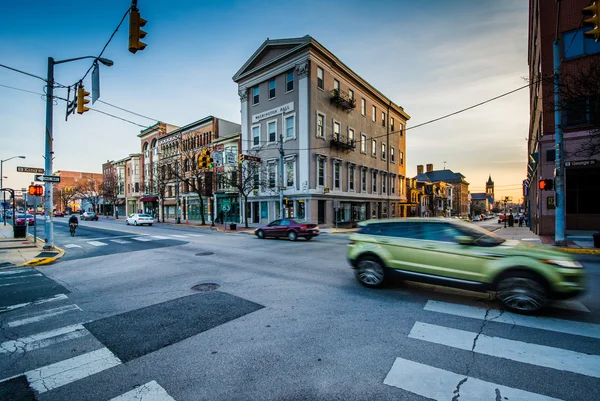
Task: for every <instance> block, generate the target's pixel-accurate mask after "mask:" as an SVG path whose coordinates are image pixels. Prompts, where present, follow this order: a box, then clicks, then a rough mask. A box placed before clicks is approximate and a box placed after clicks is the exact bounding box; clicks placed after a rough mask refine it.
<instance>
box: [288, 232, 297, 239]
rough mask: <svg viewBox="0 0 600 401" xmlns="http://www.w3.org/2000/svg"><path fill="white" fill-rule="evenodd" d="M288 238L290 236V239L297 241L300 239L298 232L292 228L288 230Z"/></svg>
mask: <svg viewBox="0 0 600 401" xmlns="http://www.w3.org/2000/svg"><path fill="white" fill-rule="evenodd" d="M287 238H288V239H289V240H290V241H296V240H297V239H298V234H297V233H296V231H292V230H290V231H288V233H287Z"/></svg>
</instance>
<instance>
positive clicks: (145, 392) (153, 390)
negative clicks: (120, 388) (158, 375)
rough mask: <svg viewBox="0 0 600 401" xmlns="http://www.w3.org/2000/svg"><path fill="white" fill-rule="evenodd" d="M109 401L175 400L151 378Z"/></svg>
mask: <svg viewBox="0 0 600 401" xmlns="http://www.w3.org/2000/svg"><path fill="white" fill-rule="evenodd" d="M110 401H175V399H173V398H172V397H171V396H170V395H169V394H167V392H166V391H165V389H164V388H162V387H161V386H160V385H159V384H158V383H157V382H156V381H154V380H152V381H151V382H149V383H146V384H144V385H143V386H140V387H138V388H135V389H133V390H131V391H128V392H126V393H125V394H122V395H120V396H118V397H115V398H113V399H111V400H110Z"/></svg>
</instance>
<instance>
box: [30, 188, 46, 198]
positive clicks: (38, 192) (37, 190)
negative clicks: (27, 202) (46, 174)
mask: <svg viewBox="0 0 600 401" xmlns="http://www.w3.org/2000/svg"><path fill="white" fill-rule="evenodd" d="M43 194H44V187H43V186H41V185H30V186H29V195H31V196H42V195H43Z"/></svg>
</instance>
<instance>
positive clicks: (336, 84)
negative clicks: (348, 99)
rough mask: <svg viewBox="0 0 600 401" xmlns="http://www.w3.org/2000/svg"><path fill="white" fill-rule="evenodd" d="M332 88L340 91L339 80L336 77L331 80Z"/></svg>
mask: <svg viewBox="0 0 600 401" xmlns="http://www.w3.org/2000/svg"><path fill="white" fill-rule="evenodd" d="M333 90H335V91H337V92H338V93H339V92H340V81H338V80H337V79H334V80H333Z"/></svg>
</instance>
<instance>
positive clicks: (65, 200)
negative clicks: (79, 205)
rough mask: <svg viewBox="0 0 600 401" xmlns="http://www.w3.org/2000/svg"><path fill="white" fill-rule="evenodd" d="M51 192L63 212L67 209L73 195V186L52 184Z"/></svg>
mask: <svg viewBox="0 0 600 401" xmlns="http://www.w3.org/2000/svg"><path fill="white" fill-rule="evenodd" d="M52 193H53V194H52V197H53V199H54V201H55V203H57V204H59V205H60V206H61V210H62V211H63V212H64V211H66V210H67V208H68V207H69V204H70V203H71V201H72V200H73V198H74V197H75V190H74V188H73V187H70V186H65V187H62V188H60V187H58V186H53V188H52Z"/></svg>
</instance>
